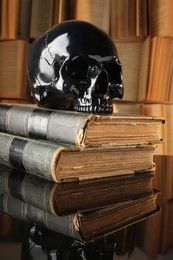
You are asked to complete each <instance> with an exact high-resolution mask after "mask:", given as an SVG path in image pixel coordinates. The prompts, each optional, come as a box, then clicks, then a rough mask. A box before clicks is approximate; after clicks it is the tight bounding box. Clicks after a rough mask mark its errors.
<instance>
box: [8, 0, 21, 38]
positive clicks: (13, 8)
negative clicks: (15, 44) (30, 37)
mask: <svg viewBox="0 0 173 260" xmlns="http://www.w3.org/2000/svg"><path fill="white" fill-rule="evenodd" d="M18 20H19V0H13V1H10V0H9V1H8V39H16V38H17V30H18Z"/></svg>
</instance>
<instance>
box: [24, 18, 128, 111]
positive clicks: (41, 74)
mask: <svg viewBox="0 0 173 260" xmlns="http://www.w3.org/2000/svg"><path fill="white" fill-rule="evenodd" d="M121 72H122V70H121V63H120V61H119V59H118V55H117V51H116V47H115V45H114V43H113V42H112V40H111V39H110V38H109V36H108V35H107V34H106V33H105V32H103V31H102V30H100V29H98V28H97V27H95V26H94V25H92V24H90V23H88V22H84V21H77V20H73V21H66V22H63V23H61V24H59V25H56V26H54V27H53V28H52V29H50V30H49V31H47V32H46V33H45V34H44V35H42V36H41V37H40V38H39V39H37V40H36V41H35V42H34V43H33V44H32V45H31V47H30V50H29V55H28V75H29V81H30V85H31V91H32V93H33V95H34V97H35V99H36V102H37V104H38V106H43V107H47V108H54V109H66V110H76V111H81V112H88V113H95V114H101V113H103V114H105V113H111V112H112V102H111V100H112V99H113V98H115V97H118V98H122V97H123V91H124V88H123V84H122V79H121Z"/></svg>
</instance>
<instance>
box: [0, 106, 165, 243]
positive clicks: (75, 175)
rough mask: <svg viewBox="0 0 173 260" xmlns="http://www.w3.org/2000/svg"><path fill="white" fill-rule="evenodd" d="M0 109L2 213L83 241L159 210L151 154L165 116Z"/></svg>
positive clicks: (12, 107)
mask: <svg viewBox="0 0 173 260" xmlns="http://www.w3.org/2000/svg"><path fill="white" fill-rule="evenodd" d="M0 110H1V112H0V139H1V140H0V171H1V175H0V194H1V196H0V201H1V202H0V207H1V212H4V213H6V214H8V215H11V216H13V217H16V218H20V219H23V220H30V221H33V222H35V221H36V222H38V223H39V224H40V225H43V226H45V227H47V228H49V229H52V230H54V231H57V232H59V233H62V234H64V235H68V236H70V237H73V238H75V239H79V240H82V241H85V242H87V241H92V240H95V239H98V238H102V237H105V236H107V235H110V234H114V233H115V232H117V231H118V230H120V229H122V228H124V227H127V226H129V225H132V224H134V223H137V222H139V221H142V220H144V219H146V218H148V217H149V216H152V215H153V214H154V213H156V212H158V206H157V202H156V201H157V197H158V192H157V191H155V190H154V189H153V186H152V180H153V177H154V175H155V164H154V161H153V156H154V153H155V150H156V145H157V144H159V143H160V142H162V138H161V136H160V130H159V129H160V127H161V125H162V123H163V119H161V118H160V119H159V118H153V117H146V116H114V115H111V116H98V115H87V114H82V113H76V112H66V111H54V110H50V109H41V108H36V107H35V106H33V107H32V106H21V105H9V104H8V105H7V104H0ZM19 118H20V119H19ZM33 191H34V192H33Z"/></svg>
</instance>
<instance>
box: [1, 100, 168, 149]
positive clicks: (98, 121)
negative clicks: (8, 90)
mask: <svg viewBox="0 0 173 260" xmlns="http://www.w3.org/2000/svg"><path fill="white" fill-rule="evenodd" d="M163 122H164V120H163V119H161V118H158V117H155V118H154V117H149V116H148V117H147V116H140V115H124V116H123V115H110V116H101V115H93V114H84V113H79V112H72V111H61V110H59V111H57V110H51V109H43V108H37V107H34V106H32V105H31V106H20V105H14V104H13V105H7V104H0V131H3V132H7V133H11V134H14V135H19V136H24V137H30V138H36V139H42V140H48V141H52V142H55V143H69V144H73V145H76V146H80V147H81V146H82V147H93V146H104V145H116V144H121V145H124V144H126V145H127V144H128V145H129V144H139V143H140V144H148V143H159V142H161V140H162V136H161V127H162V124H163Z"/></svg>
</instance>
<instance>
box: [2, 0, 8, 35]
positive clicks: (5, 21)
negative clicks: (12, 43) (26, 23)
mask: <svg viewBox="0 0 173 260" xmlns="http://www.w3.org/2000/svg"><path fill="white" fill-rule="evenodd" d="M0 33H1V39H7V38H8V0H1V32H0Z"/></svg>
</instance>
